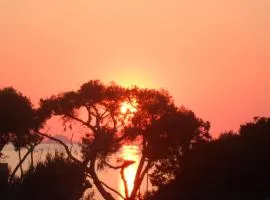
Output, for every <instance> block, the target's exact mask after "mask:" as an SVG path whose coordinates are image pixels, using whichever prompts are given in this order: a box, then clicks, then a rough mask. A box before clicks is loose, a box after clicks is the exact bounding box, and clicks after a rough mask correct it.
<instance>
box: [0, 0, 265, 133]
mask: <svg viewBox="0 0 270 200" xmlns="http://www.w3.org/2000/svg"><path fill="white" fill-rule="evenodd" d="M0 69H1V70H0V87H4V86H14V87H15V88H17V89H19V90H20V91H22V92H23V93H24V94H26V95H27V96H29V97H30V98H31V99H32V100H33V102H34V103H35V104H36V103H37V102H38V99H39V98H40V97H47V96H50V95H51V94H56V93H58V92H63V91H66V90H71V89H77V88H78V87H79V86H80V85H81V84H82V83H84V82H86V81H88V80H90V79H100V80H101V81H102V82H104V83H109V82H110V81H115V82H116V83H118V84H121V85H124V86H129V85H134V84H136V85H139V86H142V87H150V88H164V89H167V90H169V92H170V93H171V95H172V96H173V97H174V99H175V101H176V104H177V105H179V106H181V105H184V106H186V107H188V108H190V109H192V110H193V111H195V113H196V114H197V115H198V116H199V117H202V118H203V119H205V120H209V121H211V123H212V131H211V132H212V133H213V134H214V135H217V134H218V133H219V132H221V131H224V130H225V129H226V130H229V129H235V130H237V129H238V127H239V125H240V123H244V122H245V121H248V120H251V119H252V117H254V116H270V1H269V0H78V1H74V0H46V1H37V0H0Z"/></svg>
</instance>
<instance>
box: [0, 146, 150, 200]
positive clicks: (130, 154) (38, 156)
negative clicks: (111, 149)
mask: <svg viewBox="0 0 270 200" xmlns="http://www.w3.org/2000/svg"><path fill="white" fill-rule="evenodd" d="M55 150H58V151H63V152H64V149H63V147H62V146H61V145H58V144H54V143H51V144H40V145H38V146H37V147H36V150H35V151H34V161H35V163H36V162H39V161H42V160H44V159H45V157H46V155H47V153H48V152H50V153H54V152H55ZM25 152H26V150H23V151H22V156H23V155H24V154H25ZM3 153H4V155H5V156H6V158H5V159H2V160H0V161H1V162H7V163H9V167H10V169H11V170H13V169H14V168H15V167H16V165H17V164H18V162H19V158H18V153H17V152H15V151H14V150H13V146H12V145H7V146H5V148H4V150H3ZM72 153H73V154H74V155H75V156H77V157H80V148H79V146H78V145H76V144H74V145H73V147H72ZM119 158H122V159H128V160H136V161H138V159H139V154H138V150H137V148H136V147H134V146H126V147H125V148H123V149H122V151H121V152H119V154H117V155H116V156H115V157H113V158H111V160H112V163H114V162H116V160H118V159H119ZM29 163H30V156H29V157H28V159H27V160H26V161H25V162H24V164H23V168H24V169H27V167H28V166H29ZM136 169H137V163H135V164H133V165H131V166H130V167H128V168H126V170H125V175H126V178H127V180H128V183H129V188H131V187H132V186H131V185H132V183H133V177H134V175H135V172H136ZM19 171H20V170H18V175H19V174H20V172H19ZM99 177H100V179H101V180H102V181H103V182H105V183H108V185H110V186H111V187H113V188H115V189H116V190H118V191H120V192H121V193H122V194H123V195H124V189H123V183H122V180H121V177H120V174H119V171H115V170H111V169H107V170H104V171H102V172H99ZM145 187H146V185H145V181H144V183H143V185H142V188H141V191H142V192H143V191H145ZM95 197H96V199H102V197H101V196H100V195H99V192H98V191H96V192H95Z"/></svg>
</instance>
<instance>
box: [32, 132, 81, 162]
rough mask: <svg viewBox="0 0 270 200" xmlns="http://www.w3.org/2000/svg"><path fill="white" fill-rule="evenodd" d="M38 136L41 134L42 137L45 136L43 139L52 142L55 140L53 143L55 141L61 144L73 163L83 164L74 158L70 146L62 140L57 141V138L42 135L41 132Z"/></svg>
mask: <svg viewBox="0 0 270 200" xmlns="http://www.w3.org/2000/svg"><path fill="white" fill-rule="evenodd" d="M37 134H39V135H41V136H43V137H46V138H49V139H51V140H53V141H55V142H57V143H59V144H61V145H62V146H63V147H64V149H65V150H66V153H67V155H68V156H69V158H71V159H72V160H73V161H75V162H77V163H80V164H81V161H80V160H78V159H77V158H76V157H74V156H73V155H72V153H71V152H70V150H69V148H68V146H67V145H66V144H65V143H64V142H63V141H61V140H59V139H57V138H55V137H53V136H50V135H47V134H45V133H41V132H39V131H38V132H37Z"/></svg>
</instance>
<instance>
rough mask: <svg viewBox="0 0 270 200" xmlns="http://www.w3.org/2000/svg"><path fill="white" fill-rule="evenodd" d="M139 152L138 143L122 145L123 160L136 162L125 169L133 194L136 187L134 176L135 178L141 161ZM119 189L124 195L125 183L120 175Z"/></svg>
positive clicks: (129, 187) (130, 190) (129, 190)
mask: <svg viewBox="0 0 270 200" xmlns="http://www.w3.org/2000/svg"><path fill="white" fill-rule="evenodd" d="M138 152H139V150H138V146H136V145H124V146H123V147H122V151H121V158H122V159H123V160H132V161H135V163H134V164H132V165H130V166H128V167H127V168H125V170H124V174H125V178H126V180H127V185H128V192H129V195H130V194H131V192H132V189H133V187H134V178H135V175H136V171H137V168H138V161H139V153H138ZM119 190H120V193H121V194H122V195H123V196H125V188H124V183H123V181H122V179H121V177H119Z"/></svg>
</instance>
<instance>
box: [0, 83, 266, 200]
mask: <svg viewBox="0 0 270 200" xmlns="http://www.w3.org/2000/svg"><path fill="white" fill-rule="evenodd" d="M123 102H126V103H129V104H130V105H131V106H132V107H134V108H135V109H136V112H133V111H132V110H131V109H127V111H126V112H124V113H123V112H121V110H120V107H121V105H122V104H123ZM81 112H83V113H85V115H84V116H82V115H81ZM56 116H58V117H62V119H63V126H64V128H65V129H66V128H67V127H68V129H73V132H74V131H75V132H76V130H78V134H80V137H81V141H80V147H81V153H82V156H81V157H77V156H75V155H73V154H72V152H71V150H70V148H69V147H68V146H67V144H66V143H64V142H62V141H61V140H59V138H57V137H54V136H51V135H49V134H47V133H46V132H43V126H44V125H45V124H46V122H47V121H48V120H49V119H51V118H53V117H56ZM209 129H210V123H209V122H207V121H204V120H202V119H200V118H198V117H197V116H196V115H195V114H194V113H193V112H192V111H191V110H188V109H186V108H184V107H181V108H179V107H177V106H176V105H175V104H174V102H173V99H172V97H171V96H170V95H169V94H168V93H167V92H166V91H164V90H152V89H140V88H137V87H134V88H131V89H126V88H123V87H120V86H118V85H114V84H112V85H108V86H106V85H103V84H102V83H101V82H99V81H90V82H88V83H85V84H83V85H82V86H81V87H80V88H79V90H77V91H68V92H64V93H61V94H58V95H53V96H51V97H50V98H47V99H41V100H40V104H39V107H37V108H34V107H33V105H32V104H31V102H30V100H29V99H28V98H27V97H25V96H23V95H22V94H21V93H19V92H18V91H16V90H15V89H13V88H4V89H2V90H0V152H1V151H2V149H3V147H4V146H5V145H6V144H8V143H12V144H13V146H14V149H15V150H16V151H17V152H18V155H19V158H20V159H19V162H18V165H17V166H16V168H15V169H14V170H13V171H11V172H9V174H8V176H6V175H7V173H4V170H0V176H1V177H0V180H1V182H0V183H1V187H0V198H1V199H22V200H24V199H30V200H31V199H52V200H53V199H67V200H75V199H80V198H81V197H82V196H83V193H84V192H85V190H86V189H89V188H91V187H92V185H95V186H96V188H97V190H98V192H99V193H100V194H101V196H102V197H103V198H104V199H106V200H114V199H116V198H115V197H116V196H117V199H119V198H120V199H121V198H122V199H125V200H134V199H138V198H139V196H138V195H139V192H138V191H139V189H140V186H141V183H142V181H143V179H144V178H145V176H146V175H147V174H149V177H150V181H151V183H152V184H153V185H154V186H156V187H157V191H155V192H153V193H151V194H148V195H147V196H148V197H147V198H148V199H248V198H251V199H265V198H269V197H270V195H269V192H268V191H270V190H269V189H270V188H269V187H270V186H269V185H270V177H269V172H268V171H269V169H270V161H269V153H270V147H269V145H268V142H269V141H270V119H269V118H256V119H255V120H254V121H253V122H250V123H247V124H245V125H242V126H241V128H240V130H239V133H233V132H228V133H224V134H222V135H221V136H220V138H218V139H215V140H214V139H212V138H211V136H210V134H209ZM45 138H46V139H49V140H50V141H55V142H58V143H59V144H60V145H62V146H63V147H64V149H65V154H61V153H56V154H55V155H53V156H52V155H50V156H48V157H47V158H46V160H45V161H44V162H40V163H37V164H35V162H34V157H33V151H34V150H35V148H36V146H37V145H39V144H40V143H41V142H42V141H44V139H45ZM127 142H136V144H137V145H138V146H139V149H140V152H141V156H140V160H139V166H138V169H137V173H136V176H135V182H134V188H133V190H132V191H128V187H127V185H126V184H125V183H126V180H125V176H122V181H123V183H124V186H125V194H124V195H122V194H120V193H119V192H118V191H117V189H116V188H114V187H113V186H109V185H108V184H107V183H104V182H103V181H102V180H101V179H100V178H99V176H98V175H99V172H100V171H102V170H104V169H106V168H110V169H113V170H116V171H118V172H119V173H122V172H123V170H124V169H125V167H127V166H128V165H130V164H132V162H130V161H128V160H123V161H119V163H118V164H117V165H113V164H112V163H111V160H110V158H111V156H112V155H115V154H116V153H117V152H118V151H119V149H120V148H121V146H122V145H123V144H125V143H127ZM23 148H24V149H26V150H27V153H25V154H24V155H22V154H21V149H23ZM28 156H30V158H31V163H30V166H29V169H28V170H27V171H24V169H23V168H22V163H24V162H25V160H26V158H27V157H28ZM18 171H20V176H19V177H17V176H16V174H18ZM2 172H3V173H2ZM113 194H114V195H113ZM91 198H92V197H91V195H90V197H89V198H88V199H91Z"/></svg>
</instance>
